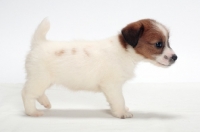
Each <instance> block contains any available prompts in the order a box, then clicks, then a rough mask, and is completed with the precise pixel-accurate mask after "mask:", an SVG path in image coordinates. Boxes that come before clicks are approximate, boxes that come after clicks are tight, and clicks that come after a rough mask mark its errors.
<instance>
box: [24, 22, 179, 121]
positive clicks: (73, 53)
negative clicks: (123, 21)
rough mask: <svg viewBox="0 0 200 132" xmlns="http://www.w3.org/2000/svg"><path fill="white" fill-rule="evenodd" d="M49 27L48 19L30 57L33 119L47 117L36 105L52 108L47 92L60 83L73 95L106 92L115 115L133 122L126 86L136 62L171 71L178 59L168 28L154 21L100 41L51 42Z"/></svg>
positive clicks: (27, 95)
mask: <svg viewBox="0 0 200 132" xmlns="http://www.w3.org/2000/svg"><path fill="white" fill-rule="evenodd" d="M49 28H50V24H49V21H48V20H47V19H44V20H43V21H42V22H41V24H40V25H39V26H38V28H37V29H36V31H35V34H34V36H33V39H32V45H31V50H30V52H29V54H28V56H27V58H26V64H25V65H26V71H27V81H26V83H25V85H24V88H23V90H22V98H23V102H24V107H25V112H26V114H27V115H29V116H41V115H43V112H42V111H39V110H37V109H36V106H35V101H36V100H37V101H38V102H39V103H40V104H42V105H44V107H46V108H51V104H50V102H49V100H48V98H47V96H46V95H45V90H46V89H47V88H48V87H50V86H51V85H52V84H61V85H63V86H66V87H68V88H69V89H72V90H89V91H99V92H103V93H104V95H105V97H106V99H107V101H108V102H109V104H110V107H111V111H112V114H113V116H115V117H118V118H130V117H132V116H133V115H132V114H131V113H130V112H128V109H127V108H125V101H124V97H123V94H122V86H123V84H124V83H125V82H126V81H127V80H129V79H131V78H132V76H133V70H134V67H135V66H136V65H137V63H138V62H140V61H143V60H144V59H149V60H153V61H154V62H156V63H158V64H159V65H164V66H170V65H171V64H173V63H174V62H175V61H176V59H177V56H176V55H175V53H174V52H173V50H172V49H171V48H170V45H169V42H168V39H169V32H168V30H167V28H166V27H165V26H164V25H162V24H161V23H159V22H157V21H155V20H152V19H143V20H139V21H137V22H133V23H131V24H129V25H127V26H126V27H125V28H123V29H122V30H121V33H120V34H118V35H116V36H113V37H110V38H107V39H104V40H99V41H71V42H62V41H50V40H46V34H47V32H48V30H49ZM153 61H152V62H153Z"/></svg>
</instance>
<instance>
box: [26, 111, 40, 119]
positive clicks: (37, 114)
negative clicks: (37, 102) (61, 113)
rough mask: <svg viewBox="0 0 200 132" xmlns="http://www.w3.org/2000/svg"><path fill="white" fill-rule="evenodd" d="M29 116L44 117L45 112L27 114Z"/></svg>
mask: <svg viewBox="0 0 200 132" xmlns="http://www.w3.org/2000/svg"><path fill="white" fill-rule="evenodd" d="M26 114H27V115H29V116H33V117H39V116H42V115H44V112H43V111H39V110H35V111H34V112H26Z"/></svg>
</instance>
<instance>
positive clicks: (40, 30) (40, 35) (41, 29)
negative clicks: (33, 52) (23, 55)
mask: <svg viewBox="0 0 200 132" xmlns="http://www.w3.org/2000/svg"><path fill="white" fill-rule="evenodd" d="M49 29H50V23H49V20H48V18H44V20H42V22H41V23H40V24H39V25H38V27H37V29H36V30H35V33H34V35H33V38H32V46H33V47H34V46H36V45H38V44H40V42H43V41H46V34H47V32H48V31H49Z"/></svg>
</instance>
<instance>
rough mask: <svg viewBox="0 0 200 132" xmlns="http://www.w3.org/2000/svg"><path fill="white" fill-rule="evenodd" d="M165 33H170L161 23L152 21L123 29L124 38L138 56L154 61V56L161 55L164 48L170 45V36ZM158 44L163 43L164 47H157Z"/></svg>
mask: <svg viewBox="0 0 200 132" xmlns="http://www.w3.org/2000/svg"><path fill="white" fill-rule="evenodd" d="M160 28H162V29H160ZM163 30H164V31H163ZM164 32H165V33H168V31H167V30H166V28H165V27H164V26H163V25H161V24H160V23H158V22H156V21H155V20H152V19H143V20H140V21H137V22H134V23H131V24H129V25H127V26H126V27H125V28H124V29H122V36H123V38H124V40H125V41H126V43H127V44H129V45H131V46H132V47H133V48H134V49H135V51H136V52H137V53H138V54H141V55H143V56H144V57H146V58H149V59H154V55H158V54H161V53H162V52H163V49H164V46H165V45H167V43H168V35H167V36H166V34H165V33H164ZM122 42H123V41H122ZM158 42H161V43H162V47H160V48H158V47H156V43H158ZM124 45H125V44H124ZM125 48H126V47H125Z"/></svg>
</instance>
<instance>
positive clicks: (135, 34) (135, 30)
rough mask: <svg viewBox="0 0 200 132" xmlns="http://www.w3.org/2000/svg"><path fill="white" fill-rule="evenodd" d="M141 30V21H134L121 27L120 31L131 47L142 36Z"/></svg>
mask: <svg viewBox="0 0 200 132" xmlns="http://www.w3.org/2000/svg"><path fill="white" fill-rule="evenodd" d="M143 31H144V26H143V24H142V23H141V22H134V23H131V24H129V25H127V26H126V27H125V28H123V29H122V31H121V32H122V35H123V37H124V39H125V41H126V42H127V43H128V44H130V45H131V46H132V47H135V46H136V45H137V43H138V40H139V38H140V37H141V36H142V34H143Z"/></svg>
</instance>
